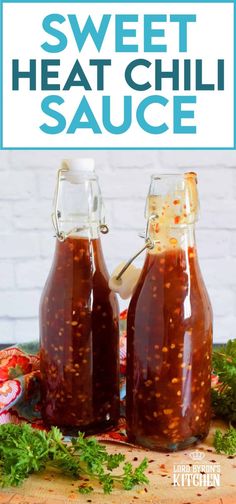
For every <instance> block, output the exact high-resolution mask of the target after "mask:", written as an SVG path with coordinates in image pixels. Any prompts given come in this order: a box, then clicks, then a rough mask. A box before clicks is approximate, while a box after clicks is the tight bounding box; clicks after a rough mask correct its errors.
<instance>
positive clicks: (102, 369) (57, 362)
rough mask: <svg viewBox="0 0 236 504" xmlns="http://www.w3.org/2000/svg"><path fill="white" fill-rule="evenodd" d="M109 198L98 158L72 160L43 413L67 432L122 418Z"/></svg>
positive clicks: (49, 324) (45, 325)
mask: <svg viewBox="0 0 236 504" xmlns="http://www.w3.org/2000/svg"><path fill="white" fill-rule="evenodd" d="M102 213H103V204H102V198H101V193H100V188H99V184H98V179H97V176H96V175H95V172H94V168H93V160H90V159H78V160H73V161H71V162H64V163H63V165H62V168H61V169H60V170H59V172H58V182H57V188H56V193H55V201H54V212H53V222H54V227H55V230H56V236H57V243H56V249H55V255H54V260H53V264H52V267H51V271H50V273H49V277H48V279H47V282H46V285H45V288H44V291H43V294H42V298H41V303H40V339H41V354H40V355H41V376H42V414H43V419H44V421H45V422H46V423H47V424H49V425H57V426H59V427H61V428H64V431H65V432H68V433H69V432H73V428H76V431H78V430H79V429H80V430H82V431H84V432H89V433H90V432H96V431H97V430H103V429H106V428H107V427H109V426H111V425H113V424H115V423H116V421H117V420H118V416H119V325H118V324H119V309H118V303H117V299H116V295H115V294H114V293H113V292H111V290H110V288H109V286H108V279H109V277H108V272H107V269H106V265H105V262H104V258H103V253H102V247H101V241H100V230H101V231H103V232H106V230H107V229H106V226H105V224H104V223H103V216H102Z"/></svg>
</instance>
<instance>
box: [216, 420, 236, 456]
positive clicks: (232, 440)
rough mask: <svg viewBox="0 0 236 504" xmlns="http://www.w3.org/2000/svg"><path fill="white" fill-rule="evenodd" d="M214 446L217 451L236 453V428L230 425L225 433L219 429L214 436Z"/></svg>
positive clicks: (229, 453) (227, 453)
mask: <svg viewBox="0 0 236 504" xmlns="http://www.w3.org/2000/svg"><path fill="white" fill-rule="evenodd" d="M214 447H215V449H216V451H217V453H225V454H226V455H236V429H234V428H233V427H230V428H229V429H228V430H227V431H226V432H225V433H223V432H221V430H220V429H217V430H216V432H215V436H214Z"/></svg>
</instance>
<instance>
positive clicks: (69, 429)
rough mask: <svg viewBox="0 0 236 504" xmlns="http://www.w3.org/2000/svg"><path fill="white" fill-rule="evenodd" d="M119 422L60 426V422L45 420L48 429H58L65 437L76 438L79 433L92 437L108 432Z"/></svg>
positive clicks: (110, 421)
mask: <svg viewBox="0 0 236 504" xmlns="http://www.w3.org/2000/svg"><path fill="white" fill-rule="evenodd" d="M117 422H118V420H112V419H110V420H109V421H103V422H99V423H94V424H90V425H60V424H59V423H58V422H53V423H52V422H49V421H48V420H47V421H46V420H45V425H46V426H47V427H48V428H51V427H58V428H59V429H60V431H61V432H62V434H63V435H64V436H72V437H76V436H77V435H78V432H82V433H83V434H85V435H86V436H92V435H95V434H99V433H102V432H106V431H108V430H110V429H112V428H113V427H115V426H116V425H117Z"/></svg>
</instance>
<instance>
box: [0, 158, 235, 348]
mask: <svg viewBox="0 0 236 504" xmlns="http://www.w3.org/2000/svg"><path fill="white" fill-rule="evenodd" d="M76 156H81V157H84V156H92V157H94V158H95V160H96V166H97V172H98V174H99V177H100V184H101V188H102V191H103V195H104V198H105V203H106V209H107V217H108V222H109V224H110V227H111V231H110V234H109V235H107V236H105V237H104V238H103V243H104V252H105V254H106V259H107V264H108V267H109V269H110V270H111V269H113V268H114V266H116V265H117V262H119V261H121V260H123V259H126V258H128V257H129V256H130V255H131V254H132V253H133V252H135V251H136V250H137V249H138V248H139V247H140V246H141V243H142V241H141V239H140V238H139V237H138V232H139V231H142V230H143V227H144V217H143V213H144V204H145V197H146V193H147V190H148V185H149V180H150V174H151V173H153V172H159V173H161V172H164V173H165V172H173V171H180V170H181V171H184V170H186V169H188V168H190V169H191V170H195V171H197V172H198V176H199V191H200V197H201V216H200V222H199V225H198V232H197V238H198V249H199V254H200V259H201V266H202V271H203V274H204V278H205V281H206V284H207V287H208V290H209V293H210V296H211V300H212V303H213V308H214V315H215V335H214V339H215V341H226V340H227V339H228V338H230V337H231V338H233V337H236V330H235V328H236V152H235V151H231V152H230V151H209V152H208V151H160V152H158V151H92V152H79V151H78V152H74V151H72V152H69V151H11V152H3V151H1V152H0V219H1V227H0V235H1V237H0V342H1V343H13V342H19V341H31V340H33V339H35V338H37V337H38V322H37V313H38V303H39V298H40V293H41V289H42V287H43V285H44V282H45V279H46V276H47V273H48V271H49V267H50V264H51V260H52V254H53V250H54V243H55V241H54V238H53V231H52V226H51V220H50V214H51V200H52V196H53V191H54V185H55V175H56V170H57V168H58V166H59V163H60V159H61V158H65V157H76ZM139 263H140V264H141V259H140V260H139ZM124 306H125V304H124V303H122V308H123V307H124Z"/></svg>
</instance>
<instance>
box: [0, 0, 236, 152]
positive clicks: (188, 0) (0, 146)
mask: <svg viewBox="0 0 236 504" xmlns="http://www.w3.org/2000/svg"><path fill="white" fill-rule="evenodd" d="M161 2H163V3H233V4H234V48H233V52H234V55H233V61H234V146H233V147H169V148H168V147H68V146H67V147H4V146H3V4H4V3H6V4H9V3H52V4H54V3H127V0H69V1H68V0H0V29H1V39H0V85H1V89H0V111H1V114H0V150H236V0H181V1H179V0H161ZM128 3H158V0H128Z"/></svg>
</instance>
